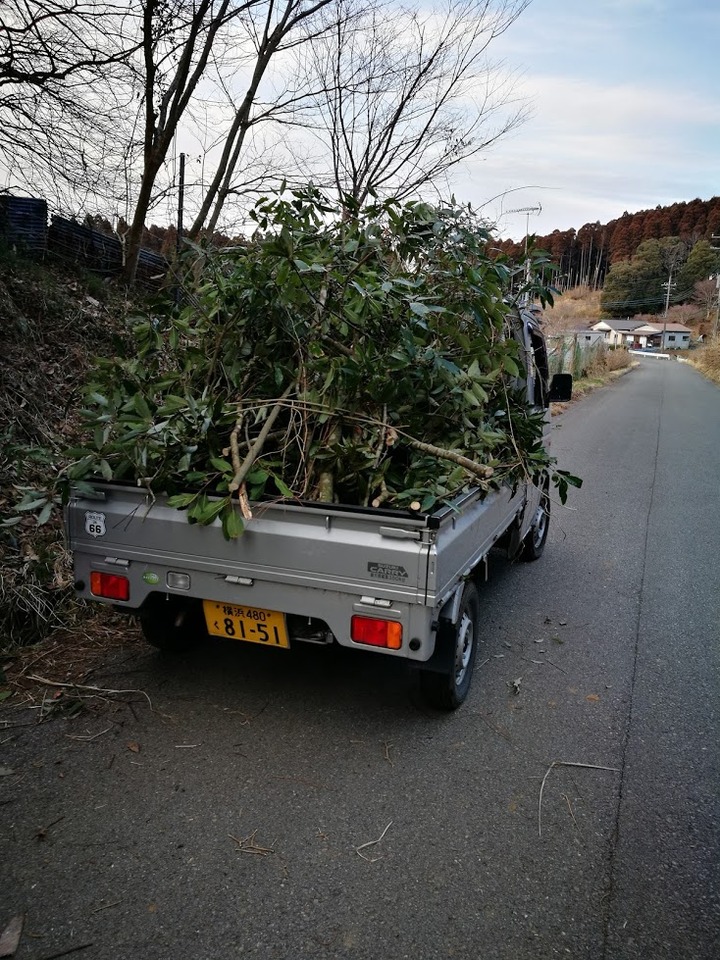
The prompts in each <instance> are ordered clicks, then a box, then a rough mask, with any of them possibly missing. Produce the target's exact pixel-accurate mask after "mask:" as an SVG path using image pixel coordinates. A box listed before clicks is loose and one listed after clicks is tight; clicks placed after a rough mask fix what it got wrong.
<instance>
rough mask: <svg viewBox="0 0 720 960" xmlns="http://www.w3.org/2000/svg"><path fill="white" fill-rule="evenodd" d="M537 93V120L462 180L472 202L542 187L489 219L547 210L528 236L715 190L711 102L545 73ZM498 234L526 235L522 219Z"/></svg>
mask: <svg viewBox="0 0 720 960" xmlns="http://www.w3.org/2000/svg"><path fill="white" fill-rule="evenodd" d="M528 85H529V84H528ZM531 86H532V93H533V94H534V100H535V115H534V117H533V119H532V120H531V121H530V122H528V123H527V124H526V125H525V126H524V127H523V128H522V130H521V131H520V133H519V135H515V136H514V137H511V138H507V139H505V140H503V141H501V142H500V143H499V144H498V145H497V146H496V147H495V148H494V149H493V150H491V151H490V152H488V153H487V154H485V155H483V156H482V157H481V158H478V160H477V161H476V162H474V163H471V164H468V165H467V167H466V169H465V170H464V171H463V172H462V174H460V175H459V176H458V178H457V181H456V192H457V195H458V197H460V198H462V199H468V200H470V201H471V202H474V203H482V202H484V201H485V200H487V199H489V198H490V197H492V196H494V195H496V194H499V193H502V191H503V190H507V189H512V190H514V191H515V190H516V189H517V188H518V187H523V186H524V185H528V184H535V185H537V187H536V188H533V189H528V190H527V191H522V190H521V191H517V192H514V193H513V194H512V195H511V196H510V197H508V198H507V200H506V201H504V202H503V203H501V204H495V205H494V207H493V206H492V205H491V209H490V210H488V213H489V215H490V216H492V217H494V218H495V217H498V216H500V214H501V212H502V210H503V209H504V210H507V209H508V208H517V207H522V206H527V205H535V204H536V203H542V205H543V207H544V212H543V214H542V216H541V217H539V218H538V219H537V221H536V222H535V223H534V226H531V229H535V230H537V232H540V233H543V232H550V231H551V230H553V229H555V228H558V229H567V228H569V227H572V226H574V227H576V228H577V227H580V226H582V225H583V224H584V223H586V222H594V221H595V220H600V221H603V222H604V221H606V220H608V219H613V218H614V217H617V216H620V215H621V214H622V212H623V211H624V210H638V209H643V208H645V207H654V206H656V205H658V204H665V203H672V202H675V201H678V200H683V199H685V200H687V199H692V198H693V197H696V196H699V197H702V198H704V199H708V198H709V197H710V196H712V195H713V193H714V192H715V190H716V185H717V109H716V105H715V103H714V102H713V101H711V99H710V97H709V95H701V96H698V95H696V94H694V93H692V92H690V91H688V90H687V89H682V88H680V87H678V88H676V87H675V86H674V85H673V84H669V85H667V86H665V87H659V86H658V85H656V84H653V85H644V84H642V83H639V82H626V83H617V84H612V83H607V82H598V81H593V80H590V79H582V80H574V81H573V80H569V79H568V78H567V77H562V76H557V75H548V74H545V75H541V76H535V77H533V80H532V84H531ZM464 190H467V191H469V193H470V196H467V197H466V196H465V193H464ZM500 227H501V230H503V229H504V230H510V231H512V233H513V234H514V235H518V234H522V233H524V230H525V218H524V217H522V216H520V217H518V216H516V217H514V218H504V219H503V220H501V223H500Z"/></svg>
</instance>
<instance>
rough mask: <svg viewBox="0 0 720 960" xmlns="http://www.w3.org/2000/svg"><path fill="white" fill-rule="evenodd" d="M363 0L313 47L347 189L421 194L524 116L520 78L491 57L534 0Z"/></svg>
mask: <svg viewBox="0 0 720 960" xmlns="http://www.w3.org/2000/svg"><path fill="white" fill-rule="evenodd" d="M357 2H358V6H357V7H354V6H353V3H352V2H351V0H337V8H338V16H337V17H336V29H335V30H334V32H333V33H332V34H331V35H327V36H326V37H324V38H322V39H319V40H318V41H317V42H316V43H314V44H313V46H312V48H311V61H310V64H309V78H308V85H309V86H310V87H315V88H318V89H320V90H321V91H322V92H321V94H320V95H318V96H317V97H316V100H315V107H316V111H317V117H318V121H317V135H318V137H319V139H320V141H321V143H322V145H323V148H324V151H325V152H326V153H327V154H328V155H329V156H330V157H331V170H330V171H329V176H330V179H331V182H332V183H333V184H334V186H335V188H336V189H337V191H338V193H339V194H340V195H343V194H345V195H350V196H351V197H353V198H354V200H355V201H357V202H360V203H362V202H364V201H365V200H366V199H367V197H368V195H369V194H371V193H380V192H384V193H388V192H392V193H393V194H395V195H396V196H398V197H406V196H408V195H411V194H413V193H416V192H417V191H418V189H419V188H420V187H422V186H423V185H424V184H428V183H432V182H435V181H437V180H438V179H439V178H442V177H444V176H445V175H446V174H447V173H448V171H449V170H450V169H451V168H452V167H454V166H456V165H457V164H459V163H461V162H462V161H464V160H467V159H468V158H469V157H472V156H474V155H475V154H477V153H478V152H480V151H482V150H484V149H485V148H487V147H488V146H489V145H490V144H491V143H493V142H494V141H495V140H497V138H498V137H500V136H502V135H503V134H506V133H507V132H509V131H510V130H512V129H513V128H515V127H516V126H517V125H518V124H519V123H521V122H522V120H523V119H524V116H525V108H524V106H523V105H522V104H518V103H516V102H514V101H513V93H512V86H513V85H512V78H511V77H508V76H507V75H504V74H503V71H502V69H501V68H500V67H499V66H498V65H496V64H493V63H491V62H489V61H488V59H487V56H486V55H487V50H488V47H489V46H490V44H491V43H492V41H493V40H495V39H496V38H497V37H498V36H499V35H500V34H502V33H503V32H504V31H505V30H507V28H508V27H509V26H510V25H511V24H512V23H513V22H514V21H515V20H516V19H517V18H518V17H519V16H520V14H521V13H522V11H523V10H524V9H525V8H526V7H527V6H528V4H529V2H530V0H437V2H435V3H434V4H432V5H431V6H427V5H423V6H422V8H416V9H413V8H410V7H405V8H402V7H398V6H397V4H395V3H392V2H383V0H380V2H378V3H377V4H374V5H373V6H371V7H370V8H368V7H367V5H366V4H361V3H360V2H359V0H357ZM358 18H360V22H358Z"/></svg>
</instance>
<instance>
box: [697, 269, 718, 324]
mask: <svg viewBox="0 0 720 960" xmlns="http://www.w3.org/2000/svg"><path fill="white" fill-rule="evenodd" d="M719 291H720V281H718V279H717V277H710V279H708V280H698V282H697V283H696V284H695V286H694V287H693V295H692V299H693V302H694V303H697V305H698V306H699V307H702V309H703V310H704V311H705V322H706V323H707V322H708V321H709V320H710V314H711V313H712V311H713V309H714V308H715V307H716V306H717V303H718V292H719Z"/></svg>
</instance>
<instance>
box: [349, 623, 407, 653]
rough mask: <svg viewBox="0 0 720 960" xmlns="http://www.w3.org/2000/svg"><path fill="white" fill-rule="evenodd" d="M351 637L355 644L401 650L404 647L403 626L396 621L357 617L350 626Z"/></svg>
mask: <svg viewBox="0 0 720 960" xmlns="http://www.w3.org/2000/svg"><path fill="white" fill-rule="evenodd" d="M350 637H351V639H352V640H353V641H354V642H355V643H364V644H367V645H368V646H371V647H386V648H387V649H388V650H399V649H400V648H401V647H402V624H401V623H397V621H395V620H376V619H375V618H374V617H360V616H355V617H353V618H352V622H351V625H350Z"/></svg>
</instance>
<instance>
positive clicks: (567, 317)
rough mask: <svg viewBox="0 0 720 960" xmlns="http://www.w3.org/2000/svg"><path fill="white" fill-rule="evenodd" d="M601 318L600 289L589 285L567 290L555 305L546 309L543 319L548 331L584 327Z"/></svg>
mask: <svg viewBox="0 0 720 960" xmlns="http://www.w3.org/2000/svg"><path fill="white" fill-rule="evenodd" d="M600 319H601V310H600V291H599V290H591V289H590V288H589V287H575V288H574V289H573V290H567V291H566V292H565V293H563V294H562V296H559V297H557V298H556V300H555V305H554V306H553V307H548V308H547V309H546V310H545V313H544V316H543V321H544V324H545V330H546V332H548V333H562V332H563V331H564V330H573V329H576V328H578V329H583V328H585V327H589V326H591V325H592V324H593V323H597V322H598V320H600Z"/></svg>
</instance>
